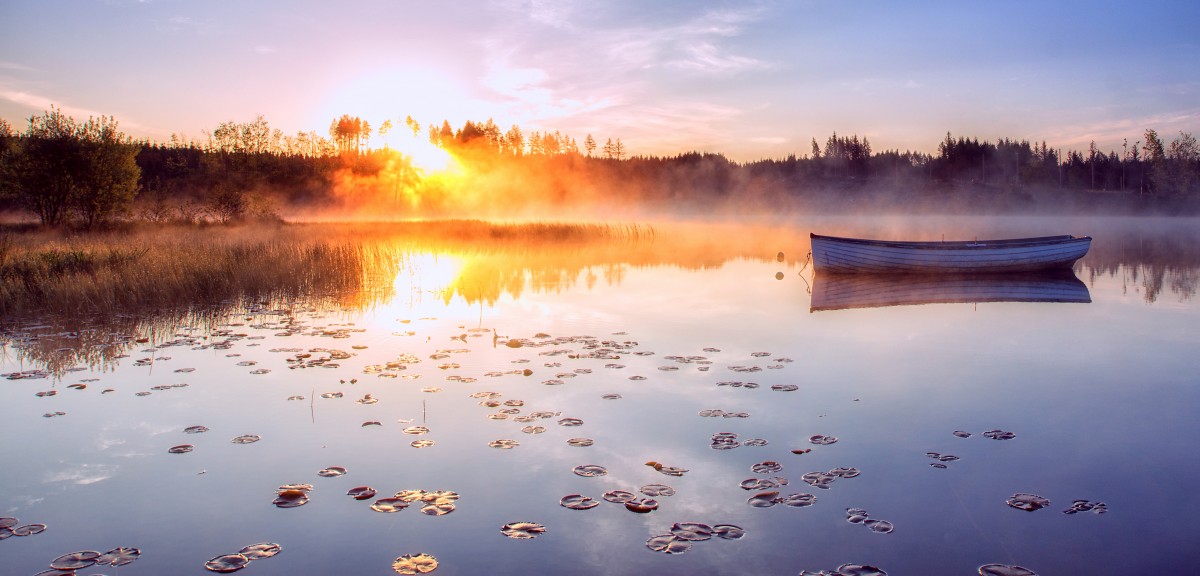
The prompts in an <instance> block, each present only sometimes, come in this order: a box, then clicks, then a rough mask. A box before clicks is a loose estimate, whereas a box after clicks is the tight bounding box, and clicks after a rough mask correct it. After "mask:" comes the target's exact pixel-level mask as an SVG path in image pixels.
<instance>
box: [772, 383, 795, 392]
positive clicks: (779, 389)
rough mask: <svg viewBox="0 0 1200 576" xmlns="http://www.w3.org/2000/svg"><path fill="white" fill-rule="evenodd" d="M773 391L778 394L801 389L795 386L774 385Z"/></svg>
mask: <svg viewBox="0 0 1200 576" xmlns="http://www.w3.org/2000/svg"><path fill="white" fill-rule="evenodd" d="M771 389H772V390H774V391H776V392H795V391H797V390H799V389H800V387H799V386H797V385H795V384H773V385H771Z"/></svg>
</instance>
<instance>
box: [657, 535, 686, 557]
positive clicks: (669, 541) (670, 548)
mask: <svg viewBox="0 0 1200 576" xmlns="http://www.w3.org/2000/svg"><path fill="white" fill-rule="evenodd" d="M646 547H647V548H649V549H651V550H653V551H655V552H662V553H664V554H683V553H684V552H687V551H688V550H691V549H692V543H691V542H688V541H686V540H680V539H678V538H676V537H675V535H674V534H662V535H659V536H652V537H651V538H650V539H649V540H647V541H646Z"/></svg>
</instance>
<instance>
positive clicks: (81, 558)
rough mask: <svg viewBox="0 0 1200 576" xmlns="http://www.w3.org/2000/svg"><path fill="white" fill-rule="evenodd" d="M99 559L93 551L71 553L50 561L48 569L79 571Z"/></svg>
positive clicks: (98, 555) (98, 554)
mask: <svg viewBox="0 0 1200 576" xmlns="http://www.w3.org/2000/svg"><path fill="white" fill-rule="evenodd" d="M99 557H100V553H99V552H97V551H95V550H83V551H81V552H71V553H70V554H63V555H62V556H59V557H58V558H55V559H54V560H51V561H50V567H51V568H53V569H55V570H64V571H68V570H79V569H80V568H87V567H88V566H91V565H93V564H95V563H96V559H97V558H99Z"/></svg>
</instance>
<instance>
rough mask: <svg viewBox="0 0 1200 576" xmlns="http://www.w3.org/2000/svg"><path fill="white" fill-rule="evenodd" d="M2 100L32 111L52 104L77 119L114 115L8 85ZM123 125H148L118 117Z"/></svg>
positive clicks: (136, 128) (131, 127) (0, 93)
mask: <svg viewBox="0 0 1200 576" xmlns="http://www.w3.org/2000/svg"><path fill="white" fill-rule="evenodd" d="M0 100H7V101H8V102H12V103H13V104H16V105H18V106H21V107H23V108H26V109H28V110H29V111H30V112H32V113H40V112H43V111H46V110H49V109H50V107H51V106H53V107H55V108H58V109H60V110H62V111H63V112H64V113H65V114H67V115H68V116H71V117H73V118H76V119H80V120H82V119H86V118H90V117H100V116H113V114H112V113H102V112H97V111H95V110H91V109H88V108H82V107H79V106H72V105H70V104H64V103H62V102H58V101H55V100H54V99H52V98H49V97H46V96H42V95H39V94H32V93H29V92H24V91H21V90H14V89H11V88H8V87H6V86H0ZM118 121H120V123H121V127H122V128H124V129H127V130H133V131H146V127H145V126H142V125H141V124H138V123H136V122H129V121H126V120H124V119H121V118H118Z"/></svg>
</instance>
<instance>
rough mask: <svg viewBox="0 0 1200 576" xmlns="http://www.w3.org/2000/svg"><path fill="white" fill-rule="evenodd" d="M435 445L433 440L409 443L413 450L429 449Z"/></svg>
mask: <svg viewBox="0 0 1200 576" xmlns="http://www.w3.org/2000/svg"><path fill="white" fill-rule="evenodd" d="M434 444H436V442H434V441H433V440H413V441H412V442H409V443H408V445H409V446H412V447H413V448H429V447H430V446H433V445H434Z"/></svg>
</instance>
